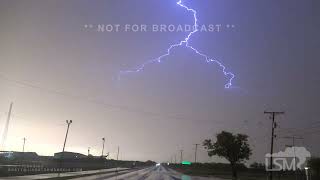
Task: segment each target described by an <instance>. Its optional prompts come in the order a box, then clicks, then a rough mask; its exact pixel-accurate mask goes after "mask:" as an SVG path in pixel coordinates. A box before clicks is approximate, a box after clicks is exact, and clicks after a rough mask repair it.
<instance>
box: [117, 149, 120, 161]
mask: <svg viewBox="0 0 320 180" xmlns="http://www.w3.org/2000/svg"><path fill="white" fill-rule="evenodd" d="M119 151H120V147H119V146H118V152H117V161H118V160H119Z"/></svg>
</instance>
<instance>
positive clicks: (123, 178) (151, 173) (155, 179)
mask: <svg viewBox="0 0 320 180" xmlns="http://www.w3.org/2000/svg"><path fill="white" fill-rule="evenodd" d="M73 180H226V179H220V178H213V177H210V178H209V177H193V176H192V177H191V176H187V175H183V174H181V173H178V172H176V171H173V170H171V169H167V168H165V167H163V166H161V165H160V166H153V167H149V168H145V169H141V170H135V171H124V172H122V173H118V174H117V173H112V174H100V175H93V176H88V177H82V178H74V179H73Z"/></svg>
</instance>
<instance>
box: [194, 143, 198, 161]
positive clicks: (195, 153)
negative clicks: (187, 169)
mask: <svg viewBox="0 0 320 180" xmlns="http://www.w3.org/2000/svg"><path fill="white" fill-rule="evenodd" d="M198 145H199V144H195V146H196V149H195V150H194V163H197V150H198Z"/></svg>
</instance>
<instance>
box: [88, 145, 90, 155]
mask: <svg viewBox="0 0 320 180" xmlns="http://www.w3.org/2000/svg"><path fill="white" fill-rule="evenodd" d="M89 155H90V147H88V157H89Z"/></svg>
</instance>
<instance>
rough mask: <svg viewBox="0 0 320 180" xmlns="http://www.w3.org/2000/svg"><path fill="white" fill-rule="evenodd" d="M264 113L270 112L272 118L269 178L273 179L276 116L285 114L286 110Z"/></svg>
mask: <svg viewBox="0 0 320 180" xmlns="http://www.w3.org/2000/svg"><path fill="white" fill-rule="evenodd" d="M264 114H270V119H272V132H271V148H270V154H271V156H270V166H269V168H270V170H271V171H270V176H269V177H270V178H269V180H272V168H273V159H272V154H273V138H274V137H275V135H274V129H275V128H277V123H276V122H275V117H276V115H281V114H284V112H276V111H265V112H264Z"/></svg>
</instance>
